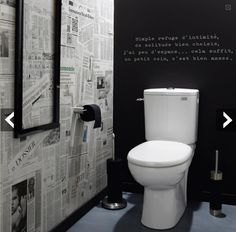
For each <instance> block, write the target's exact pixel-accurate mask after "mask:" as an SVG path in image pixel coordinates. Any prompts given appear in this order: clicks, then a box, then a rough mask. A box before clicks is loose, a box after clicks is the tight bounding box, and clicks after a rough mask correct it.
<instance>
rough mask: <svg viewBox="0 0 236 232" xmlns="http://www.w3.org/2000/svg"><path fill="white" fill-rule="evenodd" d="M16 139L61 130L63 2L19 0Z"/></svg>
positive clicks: (16, 42) (16, 50) (15, 107)
mask: <svg viewBox="0 0 236 232" xmlns="http://www.w3.org/2000/svg"><path fill="white" fill-rule="evenodd" d="M15 33H16V34H15V38H16V39H15V88H14V93H15V101H14V137H15V138H21V137H25V136H27V135H30V134H34V133H37V132H42V131H45V130H49V129H53V128H57V127H59V126H60V123H59V109H60V105H59V95H60V44H61V41H60V40H61V0H40V1H37V0H17V1H16V32H15Z"/></svg>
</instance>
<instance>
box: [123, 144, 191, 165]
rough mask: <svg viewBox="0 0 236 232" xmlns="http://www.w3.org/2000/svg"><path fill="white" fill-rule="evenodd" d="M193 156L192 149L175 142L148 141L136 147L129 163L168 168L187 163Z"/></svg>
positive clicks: (130, 153)
mask: <svg viewBox="0 0 236 232" xmlns="http://www.w3.org/2000/svg"><path fill="white" fill-rule="evenodd" d="M191 155H192V148H191V147H190V146H188V145H187V144H184V143H179V142H173V141H157V140H154V141H147V142H144V143H142V144H140V145H138V146H136V147H134V148H133V149H132V150H131V151H130V152H129V153H128V157H127V159H128V161H129V162H131V163H134V164H137V165H141V166H148V167H167V166H174V165H178V164H181V163H184V162H186V161H187V160H188V159H189V158H190V156H191Z"/></svg>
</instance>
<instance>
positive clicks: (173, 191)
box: [141, 182, 186, 229]
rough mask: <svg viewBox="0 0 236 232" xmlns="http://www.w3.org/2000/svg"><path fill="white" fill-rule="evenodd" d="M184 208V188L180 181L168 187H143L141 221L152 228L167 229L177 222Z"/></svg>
mask: <svg viewBox="0 0 236 232" xmlns="http://www.w3.org/2000/svg"><path fill="white" fill-rule="evenodd" d="M185 208H186V196H185V188H184V185H183V184H182V183H181V182H180V183H179V184H177V186H175V188H170V189H161V190H152V189H148V188H145V189H144V201H143V213H142V219H141V222H142V224H143V225H145V226H147V227H149V228H152V229H169V228H171V227H174V226H175V225H176V224H177V223H178V221H179V220H180V218H181V217H182V215H183V213H184V210H185Z"/></svg>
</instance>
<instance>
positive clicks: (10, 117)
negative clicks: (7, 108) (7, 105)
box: [5, 112, 14, 128]
mask: <svg viewBox="0 0 236 232" xmlns="http://www.w3.org/2000/svg"><path fill="white" fill-rule="evenodd" d="M12 118H14V112H12V113H11V114H10V115H9V116H8V117H7V118H6V119H5V121H6V122H7V123H8V124H9V125H10V126H11V127H12V128H14V123H13V122H12V121H11V119H12Z"/></svg>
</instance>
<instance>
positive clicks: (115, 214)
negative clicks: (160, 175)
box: [68, 193, 236, 232]
mask: <svg viewBox="0 0 236 232" xmlns="http://www.w3.org/2000/svg"><path fill="white" fill-rule="evenodd" d="M123 196H124V198H126V199H127V202H128V205H127V207H126V208H125V209H122V210H117V211H116V210H106V209H103V208H102V207H101V204H99V205H97V206H95V207H94V208H93V209H92V210H90V211H89V212H88V213H87V214H86V215H85V216H84V217H82V218H81V219H80V220H79V221H78V222H77V223H75V224H74V225H73V226H72V227H71V228H70V229H69V230H68V232H75V231H76V232H154V231H158V230H152V229H149V228H147V227H145V226H143V225H142V224H141V222H140V218H141V213H142V198H143V196H142V195H140V194H133V193H125V194H123ZM222 212H223V213H224V214H225V215H226V217H224V218H216V217H213V216H211V215H210V214H209V203H207V202H190V203H189V204H188V207H187V209H186V211H185V213H184V215H183V217H182V218H181V220H180V221H179V223H178V224H177V225H176V226H175V227H174V228H172V229H170V230H161V231H164V232H169V231H171V232H236V206H231V205H223V206H222Z"/></svg>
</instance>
